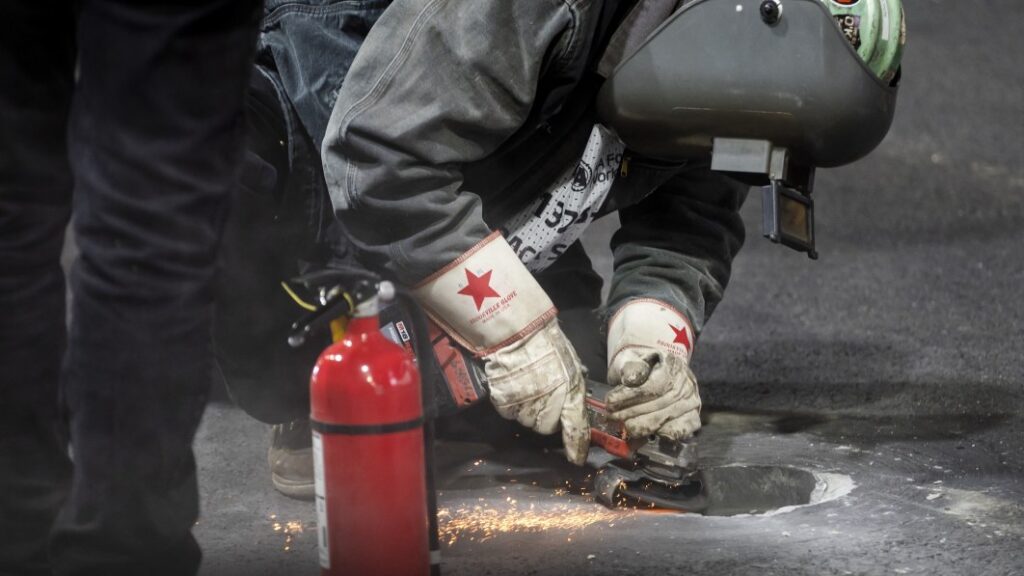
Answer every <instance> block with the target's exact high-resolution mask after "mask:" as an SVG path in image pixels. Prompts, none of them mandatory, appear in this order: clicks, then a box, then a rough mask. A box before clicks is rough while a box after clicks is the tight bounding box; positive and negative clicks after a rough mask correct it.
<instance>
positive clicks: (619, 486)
mask: <svg viewBox="0 0 1024 576" xmlns="http://www.w3.org/2000/svg"><path fill="white" fill-rule="evenodd" d="M610 389H611V388H610V387H609V386H608V385H606V384H602V383H600V382H594V381H589V380H588V381H587V415H588V416H589V418H590V443H591V445H592V446H597V447H600V448H601V449H603V450H604V451H605V452H607V453H608V454H610V455H611V456H612V457H613V459H612V460H611V461H610V462H608V463H606V464H604V465H603V466H601V467H600V468H599V469H598V471H597V475H596V476H595V480H594V491H595V495H596V497H597V500H598V501H599V502H601V503H602V504H604V505H605V506H608V507H609V508H615V507H617V506H622V505H630V504H632V505H635V506H638V507H647V508H667V509H671V510H680V511H684V512H701V511H702V510H704V508H706V507H707V498H706V494H705V490H704V479H703V477H702V475H701V473H700V471H699V470H698V469H697V442H696V440H694V439H693V438H691V439H688V440H682V441H673V440H667V439H665V438H660V437H658V436H657V435H652V436H650V437H639V438H631V437H630V436H629V435H628V434H627V432H626V429H625V426H624V425H623V424H622V422H620V421H618V420H612V419H611V418H609V416H608V409H607V407H606V406H605V404H604V402H603V401H602V400H600V399H601V398H605V397H606V396H607V394H608V391H609V390H610Z"/></svg>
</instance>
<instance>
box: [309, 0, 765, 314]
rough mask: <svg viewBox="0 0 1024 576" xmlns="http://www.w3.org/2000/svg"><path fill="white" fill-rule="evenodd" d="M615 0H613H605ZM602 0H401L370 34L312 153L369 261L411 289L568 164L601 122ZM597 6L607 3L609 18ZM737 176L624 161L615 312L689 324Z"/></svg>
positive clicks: (714, 295)
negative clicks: (636, 307) (654, 303)
mask: <svg viewBox="0 0 1024 576" xmlns="http://www.w3.org/2000/svg"><path fill="white" fill-rule="evenodd" d="M609 1H611V0H609ZM611 8H613V7H611V6H606V5H605V4H604V2H602V1H601V0H515V1H510V0H473V1H472V2H458V1H455V0H403V1H402V2H395V3H394V4H392V5H391V7H390V8H388V10H387V11H385V13H384V14H383V16H382V17H381V18H380V20H378V22H377V23H376V25H375V26H374V28H373V29H372V30H371V31H370V34H369V36H368V37H367V39H366V42H365V43H364V44H363V46H362V48H361V49H360V51H359V53H358V55H357V57H356V59H355V61H354V62H353V64H352V67H351V69H350V70H349V73H348V76H347V77H346V79H345V83H344V85H343V87H342V89H341V91H340V93H339V94H338V98H337V101H336V103H335V106H334V108H333V111H332V114H331V119H330V122H329V124H328V126H327V131H326V136H325V139H324V142H323V147H322V153H323V161H324V170H325V175H326V179H327V185H328V189H329V191H330V194H331V199H332V202H333V203H334V206H335V209H336V211H337V213H338V215H339V217H340V219H341V221H342V222H343V224H344V227H345V229H346V231H347V232H348V233H349V235H350V237H351V239H352V240H353V241H354V242H355V243H356V245H357V246H358V248H359V250H360V251H361V252H362V253H363V254H364V255H365V257H366V258H368V259H369V260H371V261H372V264H374V265H376V266H380V267H383V268H385V269H386V270H388V271H389V272H391V273H392V274H394V275H395V276H396V277H397V278H398V279H399V280H401V281H403V282H406V283H409V284H414V283H416V282H417V281H419V280H421V279H422V278H424V277H426V276H428V275H429V274H431V273H432V272H434V271H436V270H438V269H440V268H441V267H443V266H444V265H446V264H448V263H449V262H451V261H452V260H454V259H455V258H456V257H458V256H459V255H460V254H462V253H463V252H465V251H467V250H469V249H470V248H471V247H472V246H473V245H475V244H476V243H478V242H479V241H480V240H482V239H483V238H484V237H486V236H487V235H488V234H489V233H490V232H491V230H492V229H496V228H500V227H502V226H503V224H504V222H505V221H506V219H508V218H509V217H510V216H511V215H513V214H515V213H517V212H519V211H520V210H522V209H523V207H525V206H528V205H529V204H530V203H531V202H533V201H535V200H536V198H537V197H538V195H540V194H543V193H544V192H545V191H546V190H548V189H549V188H550V187H551V186H552V180H553V179H554V178H555V177H556V176H557V175H559V174H562V173H563V172H564V170H565V169H566V167H571V166H575V165H576V163H578V162H579V161H580V160H579V159H580V158H581V155H582V152H583V148H584V147H585V146H586V144H587V141H588V137H589V136H590V134H591V131H592V129H593V127H594V124H595V122H596V119H595V113H594V107H593V101H594V97H595V96H596V93H597V90H598V88H599V86H600V77H599V76H597V75H596V74H595V73H593V71H594V70H595V69H596V63H597V61H598V59H599V58H600V56H601V54H602V51H603V49H604V45H605V44H606V43H607V42H606V41H604V40H603V39H601V38H599V37H598V36H600V33H599V29H600V26H601V24H600V23H601V22H602V20H601V19H602V10H605V11H606V10H609V9H611ZM607 15H608V13H607V12H604V16H605V17H607ZM746 190H747V188H746V186H744V185H741V184H739V183H737V182H735V181H733V180H731V179H728V178H725V177H723V176H721V175H718V174H714V173H711V172H710V171H708V170H707V169H706V167H704V166H697V165H691V166H666V165H658V164H657V163H654V162H648V161H645V160H644V159H642V158H636V157H630V154H629V152H628V151H627V152H626V161H625V162H624V163H623V165H622V166H621V168H620V169H619V170H618V176H617V178H616V180H615V183H614V185H613V186H612V189H611V192H610V193H609V195H608V197H607V200H606V201H605V202H604V204H603V206H602V208H601V210H600V212H601V213H602V214H604V213H608V212H611V211H615V210H617V211H618V212H619V216H620V219H621V222H622V229H621V230H620V231H619V232H618V233H617V234H616V235H615V237H614V239H613V241H612V245H613V250H614V256H615V273H614V278H613V281H612V286H611V295H610V299H609V303H608V307H609V309H610V310H612V311H613V310H614V309H616V308H618V307H619V306H621V305H623V304H624V303H625V302H626V301H628V300H629V299H631V298H636V297H653V298H658V299H661V300H664V301H665V302H667V303H669V304H672V305H674V306H677V307H678V308H679V309H680V310H682V311H684V312H685V313H686V314H687V315H688V316H689V317H690V320H691V322H692V324H693V327H694V329H695V330H697V331H698V332H699V331H700V329H701V328H702V327H703V325H704V323H705V321H706V318H707V317H708V316H709V315H710V313H711V311H712V309H713V308H714V307H715V305H717V304H718V302H719V301H720V300H721V298H722V292H723V290H724V287H725V284H726V282H727V281H728V278H729V272H730V265H731V262H732V259H733V256H734V255H735V254H736V252H737V251H738V250H739V248H740V246H741V245H742V243H743V236H744V231H743V224H742V221H741V220H740V217H739V215H738V213H737V211H738V210H739V208H740V205H741V203H742V202H743V200H744V198H745V196H746Z"/></svg>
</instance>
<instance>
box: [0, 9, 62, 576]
mask: <svg viewBox="0 0 1024 576" xmlns="http://www.w3.org/2000/svg"><path fill="white" fill-rule="evenodd" d="M74 45H75V38H74V19H73V16H72V12H71V9H70V8H68V9H60V8H56V7H53V6H50V5H43V6H38V5H37V4H36V3H33V2H4V3H2V4H0V574H4V575H6V574H49V573H50V572H49V565H48V563H47V559H46V542H47V538H48V535H49V532H50V527H51V525H52V524H53V519H54V517H55V516H56V514H57V510H58V509H59V507H60V505H61V504H62V502H63V501H64V497H65V495H66V493H67V487H68V485H69V483H70V479H71V464H70V461H69V460H68V453H67V437H66V435H65V433H64V431H63V425H62V423H61V417H60V411H59V408H58V400H57V398H58V394H57V381H58V375H59V372H60V362H61V356H62V355H63V353H64V343H65V330H64V317H65V309H64V294H65V292H64V273H63V271H62V270H61V267H60V254H61V247H62V245H63V243H64V229H65V227H66V225H67V222H68V215H69V213H70V210H71V174H70V171H69V169H68V161H67V148H66V144H65V142H66V139H65V132H66V127H67V118H68V110H69V108H70V105H71V90H72V85H73V83H74V78H73V76H74V63H75V49H74Z"/></svg>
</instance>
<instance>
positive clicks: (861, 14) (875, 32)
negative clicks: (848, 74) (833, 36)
mask: <svg viewBox="0 0 1024 576" xmlns="http://www.w3.org/2000/svg"><path fill="white" fill-rule="evenodd" d="M822 2H824V3H825V4H826V5H827V6H828V8H829V10H830V11H831V12H832V15H833V17H834V18H835V19H836V24H837V25H838V26H839V29H840V30H842V32H843V35H844V36H846V38H847V40H849V41H850V43H851V44H852V45H853V47H854V49H855V50H857V54H859V55H860V57H861V58H862V59H863V60H864V62H865V63H866V64H867V65H868V68H870V69H871V70H872V71H873V72H874V73H875V74H876V75H878V77H879V78H881V79H882V80H883V81H884V82H891V81H892V80H893V78H894V77H895V76H896V72H897V71H898V70H899V67H900V60H901V58H902V57H903V46H904V44H906V40H907V29H906V23H905V21H904V19H903V4H902V2H901V0H822Z"/></svg>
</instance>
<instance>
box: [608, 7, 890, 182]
mask: <svg viewBox="0 0 1024 576" xmlns="http://www.w3.org/2000/svg"><path fill="white" fill-rule="evenodd" d="M904 41H905V29H904V23H903V9H902V6H901V4H900V0H689V1H688V2H686V3H684V5H683V6H682V8H680V9H678V10H677V11H676V12H675V13H674V14H672V16H670V17H669V18H668V19H667V20H666V21H665V22H664V23H663V24H662V25H661V26H660V27H659V28H657V29H656V30H655V31H654V32H653V33H652V34H651V35H650V36H649V37H648V38H647V39H646V40H645V41H644V43H642V44H641V45H640V46H639V47H638V48H637V49H636V50H635V51H634V52H633V53H632V54H630V55H627V56H626V58H625V59H624V60H623V61H622V63H621V64H620V65H619V66H618V67H617V68H616V69H615V71H614V72H613V73H612V74H611V75H610V77H609V78H608V79H607V80H606V82H605V84H604V86H602V89H601V91H600V93H599V95H598V99H597V106H598V113H599V116H600V118H601V121H602V122H603V123H605V124H606V125H607V126H609V127H611V128H612V129H613V130H614V131H615V132H616V133H617V134H618V136H619V137H620V138H621V139H622V140H623V141H624V142H625V143H626V145H627V146H628V147H629V148H630V149H631V150H632V151H634V152H636V153H638V154H642V155H645V156H649V157H652V158H658V159H664V160H670V161H679V160H686V159H690V158H693V157H697V156H702V155H705V156H706V155H707V154H709V152H711V151H712V149H713V148H714V146H715V141H716V140H723V141H733V142H737V141H738V142H744V141H751V142H762V143H766V146H767V149H769V150H770V149H784V150H786V151H787V155H788V156H787V158H789V159H790V160H793V161H796V162H798V163H800V164H801V165H804V166H809V167H812V168H813V167H831V166H839V165H843V164H847V163H850V162H853V161H854V160H857V159H859V158H861V157H863V156H865V155H866V154H867V153H868V152H870V151H871V150H873V149H874V148H875V147H876V146H877V145H878V144H879V143H880V142H881V141H882V139H883V138H884V137H885V135H886V133H887V132H888V130H889V126H890V125H891V123H892V119H893V113H894V109H895V104H896V95H897V89H898V84H899V65H900V58H901V55H902V49H903V45H904ZM765 161H766V162H770V161H771V159H770V154H769V155H767V156H766V160H765ZM713 167H714V166H713ZM766 172H767V170H766Z"/></svg>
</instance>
